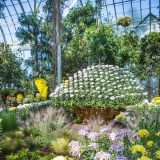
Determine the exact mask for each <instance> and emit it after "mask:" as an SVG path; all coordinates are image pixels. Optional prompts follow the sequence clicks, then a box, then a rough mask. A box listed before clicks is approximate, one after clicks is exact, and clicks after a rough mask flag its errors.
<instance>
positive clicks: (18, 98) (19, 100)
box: [17, 93, 24, 102]
mask: <svg viewBox="0 0 160 160" xmlns="http://www.w3.org/2000/svg"><path fill="white" fill-rule="evenodd" d="M23 99H24V97H23V95H22V94H21V93H19V94H17V101H18V102H22V101H23Z"/></svg>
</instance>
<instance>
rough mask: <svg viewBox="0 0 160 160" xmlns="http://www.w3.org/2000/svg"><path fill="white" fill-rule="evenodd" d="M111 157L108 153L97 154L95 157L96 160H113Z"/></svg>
mask: <svg viewBox="0 0 160 160" xmlns="http://www.w3.org/2000/svg"><path fill="white" fill-rule="evenodd" d="M111 157H112V156H111V155H110V154H109V153H107V152H102V151H100V152H97V153H96V155H95V157H94V160H111Z"/></svg>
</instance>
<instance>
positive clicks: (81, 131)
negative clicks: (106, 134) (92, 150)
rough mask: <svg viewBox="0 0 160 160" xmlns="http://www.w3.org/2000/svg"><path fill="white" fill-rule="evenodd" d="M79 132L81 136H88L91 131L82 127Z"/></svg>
mask: <svg viewBox="0 0 160 160" xmlns="http://www.w3.org/2000/svg"><path fill="white" fill-rule="evenodd" d="M78 133H79V135H81V136H87V135H88V134H89V131H88V130H86V129H81V130H80V131H79V132H78Z"/></svg>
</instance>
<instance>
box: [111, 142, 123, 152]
mask: <svg viewBox="0 0 160 160" xmlns="http://www.w3.org/2000/svg"><path fill="white" fill-rule="evenodd" d="M123 148H124V147H123V144H121V143H118V144H112V145H111V146H110V149H109V151H110V152H120V151H122V150H123Z"/></svg>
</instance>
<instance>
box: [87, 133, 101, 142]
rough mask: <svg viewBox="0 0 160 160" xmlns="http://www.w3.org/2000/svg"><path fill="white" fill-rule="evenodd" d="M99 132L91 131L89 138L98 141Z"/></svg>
mask: <svg viewBox="0 0 160 160" xmlns="http://www.w3.org/2000/svg"><path fill="white" fill-rule="evenodd" d="M99 136H100V135H99V133H98V132H90V133H89V134H88V135H87V137H88V139H90V140H91V141H96V140H97V139H98V138H99Z"/></svg>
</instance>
